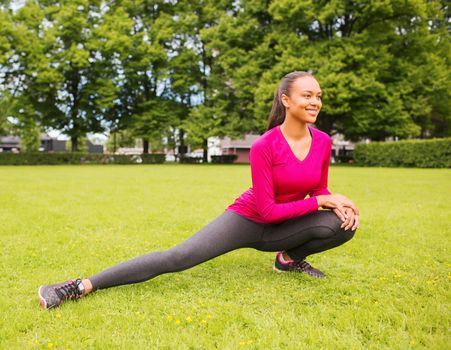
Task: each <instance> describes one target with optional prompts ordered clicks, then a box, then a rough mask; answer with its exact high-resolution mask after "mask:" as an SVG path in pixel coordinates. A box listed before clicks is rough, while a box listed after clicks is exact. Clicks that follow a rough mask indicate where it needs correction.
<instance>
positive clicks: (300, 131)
mask: <svg viewBox="0 0 451 350" xmlns="http://www.w3.org/2000/svg"><path fill="white" fill-rule="evenodd" d="M280 130H281V131H282V133H283V134H284V136H285V137H286V138H289V139H292V140H301V139H304V138H310V131H309V128H308V124H307V123H303V122H300V121H297V120H293V119H291V118H285V120H284V122H283V123H282V124H280Z"/></svg>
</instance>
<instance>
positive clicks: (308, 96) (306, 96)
mask: <svg viewBox="0 0 451 350" xmlns="http://www.w3.org/2000/svg"><path fill="white" fill-rule="evenodd" d="M303 97H304V98H311V97H312V96H311V95H304V96H303Z"/></svg>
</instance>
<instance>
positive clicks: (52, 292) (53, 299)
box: [38, 279, 84, 309]
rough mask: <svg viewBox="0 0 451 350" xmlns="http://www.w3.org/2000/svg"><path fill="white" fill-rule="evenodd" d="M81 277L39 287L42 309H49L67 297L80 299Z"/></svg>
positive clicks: (81, 292)
mask: <svg viewBox="0 0 451 350" xmlns="http://www.w3.org/2000/svg"><path fill="white" fill-rule="evenodd" d="M83 290H84V288H83V284H82V283H81V279H77V280H75V281H66V282H63V283H57V284H49V285H44V286H41V287H39V291H38V294H39V304H41V307H43V308H44V309H51V308H53V307H57V306H59V305H61V304H62V303H64V302H65V301H66V300H68V299H80V298H81V297H82V296H83Z"/></svg>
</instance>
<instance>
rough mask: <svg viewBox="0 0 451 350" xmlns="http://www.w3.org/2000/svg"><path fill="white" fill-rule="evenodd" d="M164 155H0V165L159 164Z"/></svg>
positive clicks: (162, 160)
mask: <svg viewBox="0 0 451 350" xmlns="http://www.w3.org/2000/svg"><path fill="white" fill-rule="evenodd" d="M165 158H166V155H165V154H162V153H152V154H143V155H124V154H121V155H107V154H98V153H74V152H72V153H44V152H39V153H33V152H26V153H0V165H66V164H161V163H164V161H165Z"/></svg>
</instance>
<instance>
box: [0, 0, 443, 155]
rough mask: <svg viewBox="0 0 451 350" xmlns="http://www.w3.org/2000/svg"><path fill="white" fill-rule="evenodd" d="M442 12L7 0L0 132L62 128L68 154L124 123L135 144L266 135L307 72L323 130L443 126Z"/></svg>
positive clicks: (438, 133)
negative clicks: (279, 95) (279, 98)
mask: <svg viewBox="0 0 451 350" xmlns="http://www.w3.org/2000/svg"><path fill="white" fill-rule="evenodd" d="M448 13H449V5H448V4H447V2H446V1H439V0H428V1H426V0H371V1H370V0H361V1H354V0H342V1H335V0H318V1H312V0H272V1H260V0H234V1H232V0H216V1H215V0H192V1H188V0H179V1H165V0H134V1H131V0H114V1H108V2H107V1H101V0H95V1H92V0H71V1H56V0H33V1H26V2H25V4H24V6H23V7H21V8H20V9H18V10H15V11H13V10H12V8H11V7H10V4H9V2H8V1H4V2H1V3H0V131H1V132H5V131H6V129H7V124H8V123H7V117H10V118H12V119H13V120H15V121H16V125H20V126H21V127H22V128H24V130H25V131H24V135H35V134H36V128H52V129H58V130H61V131H62V132H64V133H65V134H67V135H68V136H69V137H70V138H71V145H72V150H73V151H76V150H77V149H78V139H79V138H81V137H84V136H85V135H86V133H88V132H90V133H95V132H106V131H108V132H120V131H121V130H124V131H125V130H126V131H127V134H128V135H133V136H134V137H139V138H142V139H143V144H144V149H145V152H146V151H147V150H148V143H149V140H160V141H161V139H164V140H166V142H170V140H174V139H176V138H178V143H179V144H181V145H183V144H184V143H185V142H188V143H189V144H191V145H193V146H199V147H203V148H204V149H205V148H206V140H207V138H208V137H209V136H224V135H229V136H235V137H236V136H239V135H242V134H244V133H248V132H257V133H261V132H263V131H264V130H265V126H266V118H267V115H268V113H269V111H270V108H271V102H272V98H273V94H274V91H275V89H276V86H277V84H278V82H279V81H280V79H281V78H282V77H283V75H285V74H286V73H288V72H290V71H293V70H307V71H312V72H313V73H314V75H315V76H316V77H317V79H318V80H319V82H320V84H321V87H322V89H323V90H324V102H323V105H324V107H323V110H322V112H321V113H320V116H319V118H318V121H317V124H318V126H319V127H320V128H321V129H323V130H325V131H326V132H329V133H342V134H344V135H345V137H347V138H349V139H352V140H359V139H361V138H366V137H368V138H371V139H373V140H384V139H385V138H386V137H390V136H392V137H398V138H408V137H422V138H424V137H444V136H450V134H451V116H450V100H451V99H450V91H451V89H450V87H451V86H450V81H451V79H450V68H449V67H450V65H449V61H450V53H451V50H450V44H449V34H448V22H449V15H448ZM31 139H33V137H31ZM33 142H34V143H33ZM33 142H31V143H30V145H31V144H36V142H35V141H33ZM30 147H31V146H30ZM182 149H183V147H182ZM204 156H205V157H206V154H205V155H204Z"/></svg>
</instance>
